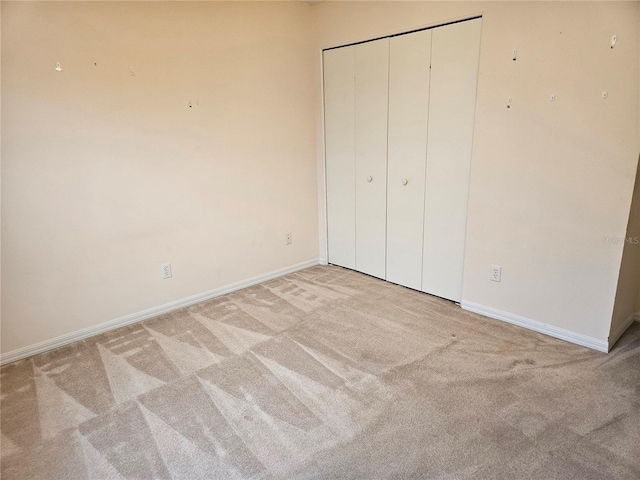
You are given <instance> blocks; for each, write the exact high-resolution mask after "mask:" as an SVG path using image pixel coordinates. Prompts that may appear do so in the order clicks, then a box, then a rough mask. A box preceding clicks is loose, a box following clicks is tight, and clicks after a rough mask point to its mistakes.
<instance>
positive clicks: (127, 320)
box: [0, 258, 320, 365]
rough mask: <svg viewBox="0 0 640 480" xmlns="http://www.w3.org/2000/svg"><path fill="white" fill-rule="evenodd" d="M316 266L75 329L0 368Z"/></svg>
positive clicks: (15, 354) (14, 354) (9, 357)
mask: <svg viewBox="0 0 640 480" xmlns="http://www.w3.org/2000/svg"><path fill="white" fill-rule="evenodd" d="M319 263H320V260H319V259H317V258H314V259H312V260H307V261H306V262H302V263H298V264H296V265H291V266H289V267H285V268H281V269H279V270H274V271H272V272H269V273H265V274H263V275H258V276H257V277H253V278H249V279H247V280H242V281H240V282H235V283H232V284H230V285H225V286H223V287H219V288H215V289H213V290H209V291H208V292H202V293H198V294H196V295H192V296H190V297H186V298H182V299H180V300H175V301H173V302H169V303H165V304H164V305H160V306H158V307H153V308H148V309H147V310H143V311H141V312H136V313H131V314H129V315H125V316H124V317H120V318H116V319H114V320H109V321H107V322H104V323H100V324H98V325H94V326H92V327H87V328H83V329H82V330H77V331H75V332H71V333H67V334H65V335H60V336H59V337H55V338H52V339H51V340H45V341H44V342H40V343H36V344H34V345H29V346H27V347H23V348H19V349H17V350H12V351H10V352H7V353H3V354H2V355H0V365H4V364H5V363H10V362H15V361H16V360H21V359H23V358H26V357H30V356H32V355H37V354H38V353H42V352H46V351H48V350H53V349H54V348H58V347H62V346H63V345H67V344H69V343H73V342H77V341H78V340H84V339H85V338H89V337H93V336H94V335H98V334H100V333H104V332H108V331H109V330H113V329H115V328H119V327H124V326H125V325H130V324H132V323H137V322H141V321H142V320H146V319H148V318H152V317H157V316H158V315H162V314H163V313H167V312H171V311H172V310H177V309H178V308H183V307H188V306H189V305H193V304H196V303H199V302H203V301H205V300H209V299H211V298H215V297H219V296H220V295H224V294H226V293H231V292H235V291H236V290H241V289H243V288H246V287H250V286H252V285H256V284H258V283H262V282H266V281H267V280H271V279H273V278H277V277H282V276H283V275H287V274H289V273H293V272H297V271H298V270H302V269H305V268H309V267H313V266H314V265H318V264H319Z"/></svg>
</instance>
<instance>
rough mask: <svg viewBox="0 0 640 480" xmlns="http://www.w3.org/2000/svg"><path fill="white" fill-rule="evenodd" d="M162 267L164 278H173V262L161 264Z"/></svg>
mask: <svg viewBox="0 0 640 480" xmlns="http://www.w3.org/2000/svg"><path fill="white" fill-rule="evenodd" d="M160 268H161V269H162V278H171V264H170V263H165V264H163V265H160Z"/></svg>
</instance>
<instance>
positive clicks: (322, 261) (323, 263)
mask: <svg viewBox="0 0 640 480" xmlns="http://www.w3.org/2000/svg"><path fill="white" fill-rule="evenodd" d="M318 263H319V264H320V265H329V263H327V259H326V258H319V259H318Z"/></svg>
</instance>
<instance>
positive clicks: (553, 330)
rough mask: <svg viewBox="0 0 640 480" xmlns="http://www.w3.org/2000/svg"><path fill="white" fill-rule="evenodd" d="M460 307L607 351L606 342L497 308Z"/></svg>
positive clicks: (463, 305) (470, 305)
mask: <svg viewBox="0 0 640 480" xmlns="http://www.w3.org/2000/svg"><path fill="white" fill-rule="evenodd" d="M460 306H461V307H462V308H463V309H464V310H468V311H470V312H474V313H479V314H480V315H484V316H485V317H490V318H495V319H496V320H502V321H503V322H507V323H512V324H513V325H518V326H520V327H524V328H527V329H529V330H533V331H536V332H540V333H544V334H545V335H549V336H550V337H554V338H559V339H560V340H566V341H567V342H571V343H575V344H577V345H582V346H583V347H589V348H592V349H594V350H598V351H600V352H605V353H606V352H608V351H609V343H608V342H607V341H606V340H599V339H597V338H593V337H589V336H587V335H582V334H580V333H576V332H572V331H571V330H565V329H564V328H560V327H554V326H553V325H547V324H546V323H542V322H538V321H537V320H531V319H530V318H526V317H522V316H520V315H516V314H514V313H509V312H505V311H502V310H498V309H497V308H492V307H486V306H484V305H480V304H477V303H473V302H465V301H464V300H463V301H462V302H460Z"/></svg>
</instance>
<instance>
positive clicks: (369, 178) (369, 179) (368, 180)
mask: <svg viewBox="0 0 640 480" xmlns="http://www.w3.org/2000/svg"><path fill="white" fill-rule="evenodd" d="M372 181H373V177H372V176H371V175H369V176H368V177H367V182H369V183H371V182H372Z"/></svg>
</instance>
